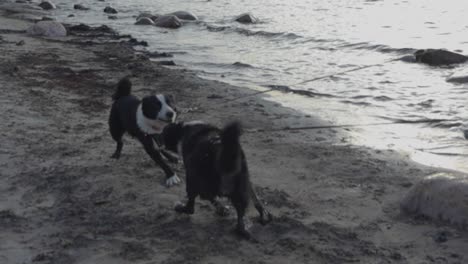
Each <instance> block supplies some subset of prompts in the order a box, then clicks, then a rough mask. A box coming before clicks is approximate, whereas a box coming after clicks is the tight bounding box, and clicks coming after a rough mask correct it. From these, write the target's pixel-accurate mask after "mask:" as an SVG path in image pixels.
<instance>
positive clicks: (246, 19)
mask: <svg viewBox="0 0 468 264" xmlns="http://www.w3.org/2000/svg"><path fill="white" fill-rule="evenodd" d="M235 20H236V21H237V22H239V23H244V24H253V23H257V22H258V19H257V18H255V17H254V16H253V15H252V14H249V13H246V14H242V15H240V16H238V17H236V19H235Z"/></svg>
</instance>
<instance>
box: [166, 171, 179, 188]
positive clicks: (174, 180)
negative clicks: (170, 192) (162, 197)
mask: <svg viewBox="0 0 468 264" xmlns="http://www.w3.org/2000/svg"><path fill="white" fill-rule="evenodd" d="M180 182H181V180H180V179H179V177H178V176H177V174H174V175H172V176H171V177H169V179H167V180H166V186H167V187H171V186H173V185H177V184H179V183H180Z"/></svg>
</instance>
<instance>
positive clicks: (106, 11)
mask: <svg viewBox="0 0 468 264" xmlns="http://www.w3.org/2000/svg"><path fill="white" fill-rule="evenodd" d="M104 13H107V14H117V13H118V12H117V10H116V9H115V8H113V7H110V6H106V8H104Z"/></svg>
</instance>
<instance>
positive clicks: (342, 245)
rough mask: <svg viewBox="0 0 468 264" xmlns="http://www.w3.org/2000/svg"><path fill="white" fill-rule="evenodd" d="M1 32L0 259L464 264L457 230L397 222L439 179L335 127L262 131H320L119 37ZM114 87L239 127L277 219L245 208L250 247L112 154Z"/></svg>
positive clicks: (463, 240)
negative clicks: (124, 85)
mask: <svg viewBox="0 0 468 264" xmlns="http://www.w3.org/2000/svg"><path fill="white" fill-rule="evenodd" d="M0 25H1V26H0V36H1V38H0V60H1V61H2V63H1V64H0V87H1V94H2V96H1V97H0V100H1V104H0V112H2V120H1V122H0V126H1V128H0V131H1V132H0V133H1V137H0V145H1V146H2V147H1V150H0V163H1V164H0V166H1V173H0V175H1V176H0V263H104V264H105V263H346V262H355V263H465V262H466V261H467V259H468V252H467V251H466V249H467V248H468V236H467V233H466V231H462V230H460V229H456V228H455V227H451V226H448V225H445V224H443V223H435V222H432V221H430V220H429V219H425V218H421V217H411V216H406V215H403V214H401V213H400V209H399V202H400V200H401V198H402V197H403V196H404V194H405V193H406V192H407V191H408V189H409V188H410V187H411V186H412V185H413V184H414V183H415V182H416V181H418V180H419V179H421V178H422V177H424V176H426V175H429V174H431V173H434V172H440V171H442V170H440V169H435V168H430V167H425V166H421V165H419V164H416V163H413V162H411V161H410V160H409V158H408V156H406V155H404V154H400V153H396V152H393V151H381V150H372V149H368V148H363V147H359V146H353V145H350V144H347V143H346V142H342V141H341V135H342V133H344V132H346V131H341V130H333V129H323V130H309V131H294V132H293V131H282V132H268V130H269V129H272V128H279V127H284V126H294V125H298V124H308V125H309V124H321V121H320V120H319V119H318V118H315V117H309V116H304V115H303V114H301V113H299V112H296V111H294V110H293V109H286V108H283V107H280V106H278V105H276V104H275V103H272V102H269V101H268V100H265V98H262V97H261V96H255V97H250V98H245V99H243V100H238V101H232V102H229V103H223V101H224V100H228V99H231V98H236V97H239V96H243V95H246V94H249V93H253V91H250V90H247V89H244V88H240V87H233V86H229V85H226V84H223V83H219V82H215V81H207V80H203V79H200V78H198V77H196V75H195V74H194V73H193V72H190V71H188V70H183V69H168V68H164V67H162V66H159V65H157V64H156V63H152V62H151V61H150V60H149V59H148V57H147V56H145V55H144V54H143V53H141V52H136V51H135V50H134V48H132V46H131V45H130V44H128V43H121V41H126V40H128V39H116V38H112V37H109V36H107V37H99V38H96V36H88V37H87V36H69V37H66V38H62V39H54V40H51V39H41V38H33V37H29V36H26V34H25V33H24V32H23V30H25V29H26V28H27V26H28V25H30V22H26V21H21V20H15V19H9V18H6V17H4V16H0ZM20 41H24V45H17V44H21V43H20ZM123 76H130V77H131V79H132V81H133V83H134V94H136V95H138V96H140V97H141V96H144V95H146V94H150V93H169V94H173V95H175V97H176V98H177V106H178V109H179V111H180V112H181V115H180V120H205V121H208V122H211V123H213V124H216V125H220V126H221V125H223V124H224V123H225V122H227V121H228V120H232V119H238V120H241V121H242V122H243V124H244V126H245V128H246V133H245V134H244V135H243V137H242V143H243V146H244V149H245V152H246V155H247V159H248V162H249V166H250V170H251V173H252V181H253V183H254V185H255V187H256V189H257V190H258V192H259V194H260V196H261V197H262V199H263V200H264V202H265V203H266V204H267V206H268V208H269V209H270V210H271V212H272V213H273V214H274V216H275V219H274V221H273V222H272V223H270V224H268V225H266V226H262V225H260V224H259V223H258V221H257V219H256V218H257V216H256V213H255V210H253V209H252V208H251V209H250V211H249V215H248V216H249V225H250V227H249V229H250V231H251V232H252V234H253V236H254V237H255V238H256V240H257V241H256V242H255V241H245V240H242V239H240V238H238V237H237V236H236V235H235V234H234V233H233V228H234V225H235V213H234V212H232V213H231V215H230V216H228V217H226V218H220V217H217V216H215V213H214V209H213V208H212V207H211V206H210V204H209V203H206V202H203V201H198V202H197V205H196V212H195V214H194V215H193V216H190V217H188V216H183V215H178V214H176V213H175V212H174V211H173V207H174V205H175V204H176V202H178V201H180V200H182V199H184V196H185V191H184V190H185V186H184V184H183V183H182V184H181V185H179V186H176V187H172V188H166V187H165V186H164V184H163V183H164V174H163V173H162V171H161V170H160V169H159V168H158V167H157V166H156V165H155V164H153V162H152V161H151V160H150V159H149V158H148V156H147V155H146V154H145V153H144V151H143V149H142V148H141V146H140V145H139V144H138V143H137V142H136V141H135V140H133V139H131V138H129V137H127V138H125V142H124V144H125V145H124V149H123V153H122V157H121V159H120V160H119V161H115V160H113V159H110V158H109V157H110V155H111V154H112V153H113V151H114V148H115V143H114V142H113V140H112V139H111V137H110V135H109V133H108V129H107V118H108V113H109V109H110V105H111V103H112V101H111V94H112V93H113V92H114V87H115V84H116V82H117V81H118V80H119V79H120V78H121V77H123ZM258 130H260V131H258ZM262 131H263V132H262ZM172 166H173V167H175V169H176V171H177V172H178V173H179V174H180V175H183V174H184V171H183V168H182V165H181V164H178V165H172Z"/></svg>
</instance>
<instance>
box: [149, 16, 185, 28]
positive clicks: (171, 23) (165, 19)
mask: <svg viewBox="0 0 468 264" xmlns="http://www.w3.org/2000/svg"><path fill="white" fill-rule="evenodd" d="M154 25H155V26H157V27H164V28H180V27H181V26H182V22H181V21H180V19H178V18H177V17H176V16H160V17H158V19H156V21H154Z"/></svg>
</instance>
